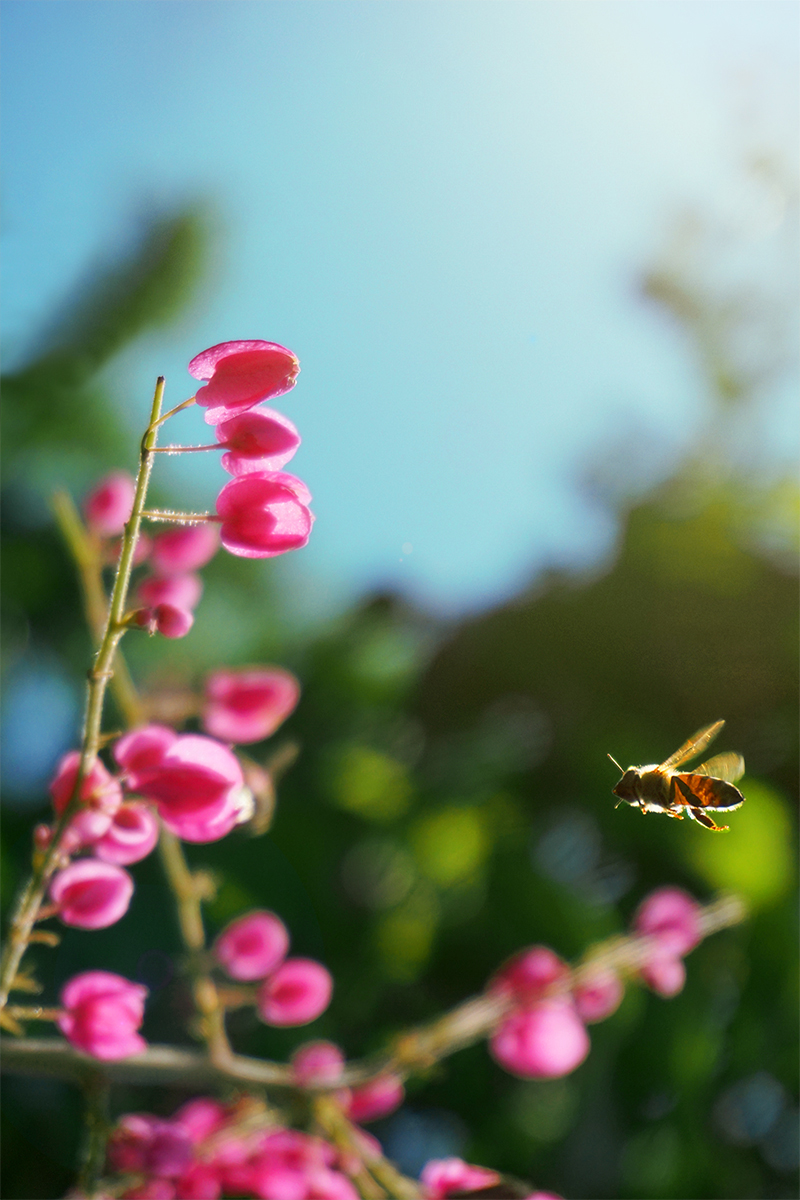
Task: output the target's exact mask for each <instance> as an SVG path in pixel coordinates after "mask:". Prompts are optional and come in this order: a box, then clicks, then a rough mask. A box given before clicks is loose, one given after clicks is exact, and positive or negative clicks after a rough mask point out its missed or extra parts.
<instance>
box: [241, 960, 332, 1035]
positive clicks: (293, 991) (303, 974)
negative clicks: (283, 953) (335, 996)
mask: <svg viewBox="0 0 800 1200" xmlns="http://www.w3.org/2000/svg"><path fill="white" fill-rule="evenodd" d="M332 993H333V980H332V979H331V976H330V972H329V971H326V969H325V967H323V966H322V965H321V963H318V962H314V960H313V959H310V958H287V959H286V961H285V962H284V963H283V964H282V965H281V966H280V967H278V969H277V971H276V972H275V973H274V975H270V977H269V978H268V979H266V980H265V981H264V983H262V985H261V987H260V988H259V989H258V998H257V1005H258V1012H259V1015H260V1017H261V1019H262V1020H263V1021H265V1022H266V1023H267V1025H307V1024H308V1022H309V1021H314V1020H316V1018H317V1017H318V1016H320V1014H321V1013H323V1012H324V1011H325V1009H326V1008H327V1007H328V1005H329V1004H330V1000H331V994H332Z"/></svg>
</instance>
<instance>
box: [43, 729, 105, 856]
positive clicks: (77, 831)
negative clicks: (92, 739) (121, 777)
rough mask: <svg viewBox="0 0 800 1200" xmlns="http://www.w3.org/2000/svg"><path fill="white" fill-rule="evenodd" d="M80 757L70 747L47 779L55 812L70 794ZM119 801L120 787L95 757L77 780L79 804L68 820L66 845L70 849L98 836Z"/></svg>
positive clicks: (64, 805) (69, 798)
mask: <svg viewBox="0 0 800 1200" xmlns="http://www.w3.org/2000/svg"><path fill="white" fill-rule="evenodd" d="M80 760H81V756H80V754H79V753H78V751H77V750H70V752H69V754H65V755H64V757H63V758H62V759H61V760H60V761H59V764H58V767H57V769H56V773H55V776H54V777H53V779H52V781H51V783H50V795H51V796H52V797H53V808H54V809H55V811H56V812H57V813H58V814H59V815H61V813H62V812H63V811H64V809H65V808H66V807H67V804H68V803H69V801H70V800H71V798H72V793H73V792H74V790H75V782H76V780H77V778H78V765H79V763H80ZM121 803H122V788H121V787H120V785H119V783H118V782H117V780H116V779H114V777H113V776H112V775H110V774H109V773H108V771H107V770H106V768H105V767H104V766H103V764H102V762H101V761H100V759H99V758H96V759H95V761H94V763H93V764H92V767H91V769H90V770H89V771H88V773H87V774H86V775H85V777H84V779H83V782H82V783H81V790H80V806H79V808H78V809H77V810H76V812H75V815H74V816H73V818H72V820H71V822H70V830H69V832H70V833H71V834H72V835H73V836H72V839H71V842H72V844H71V846H70V848H71V849H73V850H74V849H77V848H78V847H79V846H82V845H84V846H88V845H91V843H92V842H94V841H96V840H97V839H98V838H99V837H102V836H103V834H104V833H105V832H106V830H107V829H108V828H109V826H110V824H111V821H112V819H113V816H114V813H115V812H116V811H117V809H118V808H119V806H120V804H121Z"/></svg>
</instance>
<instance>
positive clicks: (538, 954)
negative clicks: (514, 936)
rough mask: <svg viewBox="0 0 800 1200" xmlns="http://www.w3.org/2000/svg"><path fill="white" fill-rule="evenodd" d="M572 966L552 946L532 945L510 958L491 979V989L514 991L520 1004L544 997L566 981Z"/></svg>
mask: <svg viewBox="0 0 800 1200" xmlns="http://www.w3.org/2000/svg"><path fill="white" fill-rule="evenodd" d="M569 976H570V970H569V967H568V966H567V964H566V963H565V962H564V960H563V958H559V957H558V955H557V954H556V953H555V952H554V951H553V950H550V949H549V947H548V946H529V947H528V949H527V950H520V952H519V953H518V954H515V955H514V956H513V957H512V958H510V959H509V960H508V961H507V962H506V963H504V964H503V966H502V967H501V968H500V970H499V971H498V972H497V974H496V975H495V976H494V977H493V978H492V979H491V980H490V981H489V990H490V991H492V992H499V993H501V994H503V995H511V996H513V998H514V1000H515V1001H516V1003H517V1004H524V1005H529V1004H532V1003H533V1001H535V1000H539V999H541V998H542V997H543V996H544V995H545V993H546V992H548V991H550V990H551V989H553V988H554V987H555V986H556V985H558V984H559V983H563V984H566V982H567V980H568V979H569Z"/></svg>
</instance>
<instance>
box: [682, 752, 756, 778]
mask: <svg viewBox="0 0 800 1200" xmlns="http://www.w3.org/2000/svg"><path fill="white" fill-rule="evenodd" d="M694 774H695V775H713V776H714V778H715V779H723V780H724V781H725V782H726V783H736V780H737V779H741V778H742V776H743V775H744V759H743V758H742V756H741V754H735V753H733V752H732V751H730V750H729V751H728V752H727V753H725V754H715V755H714V757H713V758H710V759H709V760H708V762H704V763H703V765H702V766H700V767H695V769H694Z"/></svg>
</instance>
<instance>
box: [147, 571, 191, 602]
mask: <svg viewBox="0 0 800 1200" xmlns="http://www.w3.org/2000/svg"><path fill="white" fill-rule="evenodd" d="M137 593H138V596H139V599H140V601H141V602H142V604H144V605H146V606H147V607H148V608H155V607H156V605H158V604H173V605H174V606H175V607H176V608H187V609H192V608H196V607H197V605H198V604H199V603H200V597H201V596H202V594H203V581H202V579H201V578H200V576H199V575H195V574H194V573H193V572H187V573H186V574H184V575H148V576H147V578H146V579H143V580H142V582H141V583H140V584H139V587H138V589H137Z"/></svg>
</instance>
